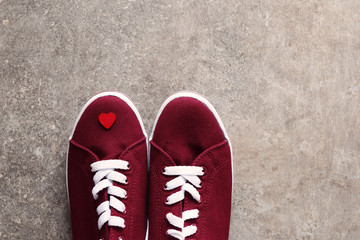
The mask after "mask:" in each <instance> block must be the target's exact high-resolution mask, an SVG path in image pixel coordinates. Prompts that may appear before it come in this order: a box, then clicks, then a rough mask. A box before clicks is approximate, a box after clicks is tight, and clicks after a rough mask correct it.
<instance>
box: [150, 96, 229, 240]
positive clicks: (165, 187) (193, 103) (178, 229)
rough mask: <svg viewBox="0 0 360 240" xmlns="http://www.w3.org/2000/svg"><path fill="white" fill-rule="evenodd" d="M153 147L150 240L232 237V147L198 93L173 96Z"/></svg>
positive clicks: (222, 239)
mask: <svg viewBox="0 0 360 240" xmlns="http://www.w3.org/2000/svg"><path fill="white" fill-rule="evenodd" d="M150 143H151V152H150V185H149V186H150V203H149V239H150V240H159V239H186V240H187V239H189V240H190V239H196V240H225V239H228V238H229V225H230V212H231V194H232V156H231V147H230V142H229V138H228V136H227V135H226V132H225V129H224V126H223V124H222V123H221V120H220V118H219V116H218V114H217V113H216V111H215V109H214V108H213V107H212V105H211V104H210V103H209V102H208V101H207V100H206V99H205V98H203V97H201V96H199V95H197V94H195V93H188V92H180V93H177V94H175V95H173V96H171V97H169V98H168V99H167V100H166V101H165V103H164V104H163V106H162V107H161V109H160V112H159V114H158V117H157V119H156V121H155V125H154V130H153V133H152V135H151V137H150Z"/></svg>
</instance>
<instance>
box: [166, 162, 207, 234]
mask: <svg viewBox="0 0 360 240" xmlns="http://www.w3.org/2000/svg"><path fill="white" fill-rule="evenodd" d="M164 175H166V176H177V177H176V178H174V179H172V180H170V181H169V182H167V183H166V184H165V190H173V189H175V188H179V187H181V189H180V190H179V191H178V192H175V193H173V194H171V195H170V196H169V197H168V198H167V199H166V204H167V205H172V204H175V203H177V202H180V201H182V200H184V198H185V192H188V193H189V194H190V195H191V196H192V198H193V199H194V200H195V201H197V202H200V193H199V192H198V190H197V189H196V188H200V187H201V180H200V178H199V176H203V175H204V169H203V168H202V167H196V166H172V167H165V168H164ZM198 217H199V210H198V209H192V210H187V211H184V212H182V216H181V217H177V216H175V215H174V214H172V213H168V214H166V219H167V220H168V222H169V223H170V224H171V225H173V226H175V227H177V228H179V229H181V231H179V230H176V229H168V230H167V234H168V235H170V236H172V237H174V238H176V239H179V240H184V239H185V238H186V237H188V236H191V235H193V234H195V233H196V231H197V227H196V226H195V225H190V226H187V227H185V221H187V220H189V219H195V218H198Z"/></svg>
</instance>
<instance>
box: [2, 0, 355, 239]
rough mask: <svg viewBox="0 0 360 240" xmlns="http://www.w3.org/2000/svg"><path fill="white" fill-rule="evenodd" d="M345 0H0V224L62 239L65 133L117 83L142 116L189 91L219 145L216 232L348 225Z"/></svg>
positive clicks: (349, 78) (338, 230)
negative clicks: (208, 109) (221, 194)
mask: <svg viewBox="0 0 360 240" xmlns="http://www.w3.org/2000/svg"><path fill="white" fill-rule="evenodd" d="M359 9H360V1H358V0H343V1H340V0H306V1H305V0H304V1H300V0H276V1H270V0H221V1H220V0H218V1H217V0H178V1H169V0H141V1H138V0H132V1H130V0H117V1H110V0H92V1H89V0H68V1H64V0H42V1H40V0H0V81H1V86H0V101H1V110H0V130H1V134H0V155H1V159H0V239H70V238H71V228H70V219H69V210H68V205H67V197H66V186H65V156H66V149H67V139H68V137H69V135H70V132H71V129H72V126H73V124H74V121H75V118H76V116H77V114H78V112H79V111H80V109H81V107H82V106H83V104H84V103H85V102H86V101H87V100H88V99H89V98H90V97H91V96H92V95H94V94H96V93H98V92H100V91H104V90H117V91H121V92H124V93H126V94H127V95H128V96H130V98H132V100H133V101H134V102H135V104H136V106H137V107H138V109H139V111H140V113H141V115H142V117H143V120H144V122H145V126H146V129H147V130H148V131H150V129H151V127H152V123H153V120H154V117H155V115H156V113H157V111H158V109H159V107H160V105H161V103H162V102H163V101H164V100H165V98H166V97H167V96H168V95H170V94H172V93H174V92H176V91H179V90H184V89H186V90H193V91H197V92H199V93H201V94H203V95H205V96H206V97H207V98H208V99H209V100H210V101H211V102H212V103H213V105H214V106H215V108H216V109H217V110H218V112H219V114H220V116H221V117H222V119H223V121H224V124H225V126H226V127H227V130H228V132H229V135H230V138H231V140H232V143H233V148H234V172H235V188H234V197H233V212H232V225H231V238H230V239H232V240H234V239H254V240H255V239H259V240H262V239H273V240H281V239H298V240H310V239H319V240H324V239H339V240H341V239H343V240H345V239H346V240H349V239H350V240H358V239H360V237H359V236H360V208H359V204H360V157H359V156H360V120H359V118H360V57H359V56H360V10H359Z"/></svg>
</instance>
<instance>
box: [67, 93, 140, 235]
mask: <svg viewBox="0 0 360 240" xmlns="http://www.w3.org/2000/svg"><path fill="white" fill-rule="evenodd" d="M67 186H68V197H69V202H70V210H71V221H72V233H73V239H74V240H83V239H84V240H85V239H86V240H91V239H94V240H99V239H102V240H119V239H122V240H144V238H145V233H146V224H147V222H146V204H147V199H146V195H147V137H146V133H145V130H144V127H143V123H142V121H141V118H140V115H139V113H138V111H137V110H136V108H135V106H134V104H133V103H132V102H131V101H130V99H129V98H127V97H126V96H125V95H123V94H121V93H118V92H104V93H100V94H98V95H96V96H94V97H93V98H91V99H90V100H89V101H88V102H87V104H86V105H85V106H84V108H83V109H82V111H81V113H80V115H79V117H78V119H77V121H76V124H75V128H74V130H73V133H72V135H71V137H70V143H69V149H68V158H67Z"/></svg>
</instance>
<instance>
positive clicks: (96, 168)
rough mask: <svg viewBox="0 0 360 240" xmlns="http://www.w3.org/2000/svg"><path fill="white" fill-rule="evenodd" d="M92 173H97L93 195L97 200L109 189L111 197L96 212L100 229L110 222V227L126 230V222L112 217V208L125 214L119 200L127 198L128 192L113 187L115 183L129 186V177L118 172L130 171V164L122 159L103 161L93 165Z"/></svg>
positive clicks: (120, 218)
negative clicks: (100, 194) (102, 192)
mask: <svg viewBox="0 0 360 240" xmlns="http://www.w3.org/2000/svg"><path fill="white" fill-rule="evenodd" d="M90 166H91V171H92V172H96V173H95V175H94V178H93V180H94V184H95V186H94V187H93V189H92V195H93V197H94V199H95V200H97V199H98V197H99V196H98V193H99V192H100V191H102V190H103V189H105V188H106V189H107V193H108V195H109V196H110V197H109V200H108V201H104V202H102V203H100V204H99V206H98V207H97V208H96V211H97V213H98V215H99V219H98V228H99V230H100V229H101V227H102V226H103V225H104V224H105V223H106V222H108V225H109V226H115V227H120V228H125V220H124V219H123V218H122V217H118V216H112V215H111V208H114V209H116V210H117V211H119V212H121V213H123V212H125V204H124V203H123V202H122V201H120V200H119V199H118V198H126V196H127V193H126V191H125V190H124V189H123V188H121V187H117V186H113V182H117V183H121V184H127V177H126V176H125V175H124V174H122V173H120V172H117V171H116V170H117V169H118V170H128V169H129V162H127V161H124V160H120V159H110V160H101V161H97V162H94V163H92V164H91V165H90Z"/></svg>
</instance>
